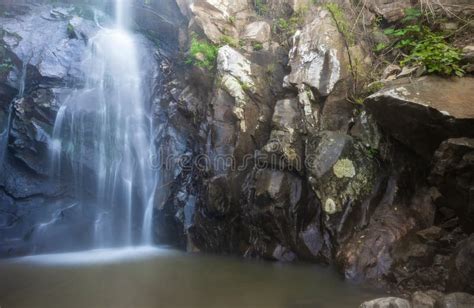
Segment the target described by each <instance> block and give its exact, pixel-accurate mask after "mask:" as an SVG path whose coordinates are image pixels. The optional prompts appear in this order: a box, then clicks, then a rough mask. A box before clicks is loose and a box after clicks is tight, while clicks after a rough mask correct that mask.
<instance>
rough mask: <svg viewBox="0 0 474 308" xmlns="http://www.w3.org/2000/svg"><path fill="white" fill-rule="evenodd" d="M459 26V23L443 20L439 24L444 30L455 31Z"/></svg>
mask: <svg viewBox="0 0 474 308" xmlns="http://www.w3.org/2000/svg"><path fill="white" fill-rule="evenodd" d="M458 28H459V25H458V24H457V23H455V22H445V23H442V24H441V29H442V30H445V31H455V30H457V29H458Z"/></svg>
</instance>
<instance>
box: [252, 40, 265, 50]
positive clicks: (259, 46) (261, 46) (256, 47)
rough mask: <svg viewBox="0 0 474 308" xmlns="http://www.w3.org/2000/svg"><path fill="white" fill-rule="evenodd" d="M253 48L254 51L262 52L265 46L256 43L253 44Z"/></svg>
mask: <svg viewBox="0 0 474 308" xmlns="http://www.w3.org/2000/svg"><path fill="white" fill-rule="evenodd" d="M252 48H253V50H254V51H259V50H262V49H263V44H262V43H258V42H255V43H253V44H252Z"/></svg>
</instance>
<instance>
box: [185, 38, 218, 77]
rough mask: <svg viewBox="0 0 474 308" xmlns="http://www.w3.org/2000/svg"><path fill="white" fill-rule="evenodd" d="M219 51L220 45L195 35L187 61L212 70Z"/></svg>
mask: <svg viewBox="0 0 474 308" xmlns="http://www.w3.org/2000/svg"><path fill="white" fill-rule="evenodd" d="M217 51H218V46H216V45H214V44H211V43H208V42H205V41H200V40H198V39H197V38H196V37H193V38H192V40H191V47H190V48H189V55H188V57H187V59H186V63H187V64H193V65H196V66H197V67H202V68H205V69H208V70H211V69H212V68H213V67H214V64H215V62H216V59H217Z"/></svg>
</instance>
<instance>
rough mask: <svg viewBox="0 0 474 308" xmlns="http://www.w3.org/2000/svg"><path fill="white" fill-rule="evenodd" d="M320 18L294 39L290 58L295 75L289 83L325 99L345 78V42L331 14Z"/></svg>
mask: <svg viewBox="0 0 474 308" xmlns="http://www.w3.org/2000/svg"><path fill="white" fill-rule="evenodd" d="M317 14H318V17H317V18H315V19H314V21H313V22H312V23H310V24H308V25H306V26H305V27H304V28H303V29H302V30H298V31H297V32H296V34H295V35H294V37H293V48H292V49H291V50H290V54H289V58H290V61H289V64H290V66H291V73H290V75H288V76H287V77H285V83H287V84H291V85H302V84H304V85H307V86H309V87H311V88H312V89H314V90H316V92H317V93H318V94H319V95H321V96H328V95H329V94H330V93H331V92H332V90H333V89H334V87H335V85H336V83H337V82H338V81H339V80H340V79H341V78H343V76H344V74H345V70H346V68H345V65H346V64H347V62H346V52H345V45H344V39H343V37H342V36H341V34H340V33H339V31H338V29H337V26H336V25H335V23H334V20H333V18H332V16H331V14H330V13H329V12H328V11H326V10H320V11H318V13H317Z"/></svg>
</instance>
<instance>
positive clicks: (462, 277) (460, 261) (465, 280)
mask: <svg viewBox="0 0 474 308" xmlns="http://www.w3.org/2000/svg"><path fill="white" fill-rule="evenodd" d="M473 258H474V235H471V236H470V237H469V238H468V239H466V240H465V241H463V242H460V243H459V245H458V249H457V251H456V252H455V254H454V256H453V258H452V264H451V268H450V269H449V280H448V290H456V291H464V292H470V293H472V292H474V264H473V262H472V260H473ZM471 300H472V298H471Z"/></svg>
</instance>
